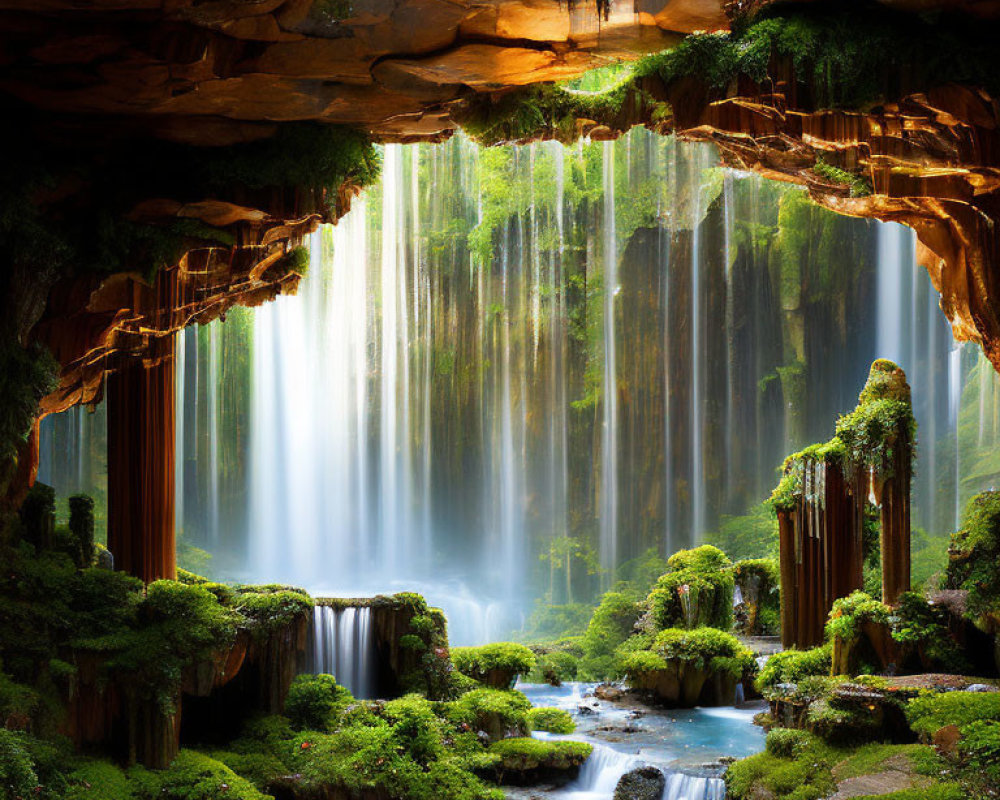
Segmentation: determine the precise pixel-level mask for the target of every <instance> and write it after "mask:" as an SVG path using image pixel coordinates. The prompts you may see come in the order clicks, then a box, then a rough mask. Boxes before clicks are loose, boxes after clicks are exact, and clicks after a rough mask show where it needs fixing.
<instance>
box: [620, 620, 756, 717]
mask: <svg viewBox="0 0 1000 800" xmlns="http://www.w3.org/2000/svg"><path fill="white" fill-rule="evenodd" d="M617 658H618V670H619V671H620V672H621V673H622V674H624V675H625V676H626V677H627V679H628V682H629V685H630V686H631V687H632V688H633V689H638V690H641V691H644V692H649V693H651V694H652V695H653V696H654V697H655V698H656V700H657V701H658V702H660V703H663V704H665V705H668V706H671V707H681V708H691V707H693V706H695V705H699V704H701V705H727V704H731V703H732V702H733V699H734V697H735V693H736V684H737V682H738V681H740V680H741V679H742V678H743V676H744V675H746V674H751V675H752V674H753V670H754V667H755V664H754V660H753V655H752V653H751V652H750V651H749V650H748V649H747V648H745V647H743V645H741V644H740V642H739V640H738V639H737V638H736V637H735V636H733V635H732V634H729V633H724V632H723V631H720V630H717V629H715V628H695V629H694V630H684V629H680V628H668V629H666V630H663V631H660V632H659V633H658V634H657V635H656V636H655V638H654V637H643V636H636V637H633V638H632V639H631V640H629V641H628V642H626V643H625V644H624V645H622V646H621V647H619V649H618V652H617Z"/></svg>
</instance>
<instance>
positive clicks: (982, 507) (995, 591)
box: [946, 492, 1000, 669]
mask: <svg viewBox="0 0 1000 800" xmlns="http://www.w3.org/2000/svg"><path fill="white" fill-rule="evenodd" d="M998 562H1000V492H983V493H981V494H977V495H976V496H975V497H973V498H972V499H971V500H969V505H968V508H967V509H966V512H965V520H964V521H963V523H962V529H961V530H960V531H958V532H957V533H955V534H954V535H953V536H952V537H951V546H950V548H949V550H948V572H947V578H946V581H947V586H948V587H949V588H951V589H960V590H964V591H966V592H968V595H967V598H966V613H967V614H968V616H969V618H970V619H971V620H973V621H974V622H975V623H976V625H977V626H978V627H980V628H982V629H983V630H984V631H986V632H988V633H993V634H1000V570H998V569H997V563H998ZM998 641H1000V639H998ZM997 667H998V669H1000V645H998V649H997Z"/></svg>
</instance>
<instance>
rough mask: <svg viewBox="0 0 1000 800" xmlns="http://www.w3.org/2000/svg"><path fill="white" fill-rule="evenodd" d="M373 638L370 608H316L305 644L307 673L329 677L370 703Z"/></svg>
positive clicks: (372, 688)
mask: <svg viewBox="0 0 1000 800" xmlns="http://www.w3.org/2000/svg"><path fill="white" fill-rule="evenodd" d="M373 634H374V632H373V630H372V610H371V609H370V608H366V607H361V608H356V607H347V608H335V607H332V606H321V605H318V606H316V608H315V609H314V610H313V627H312V635H311V637H310V641H309V653H310V654H309V671H310V672H312V673H313V674H315V675H320V674H323V675H333V676H334V677H335V678H336V679H337V683H339V684H340V685H341V686H344V687H346V688H347V690H348V691H349V692H350V693H351V694H352V695H354V696H355V697H356V698H358V699H359V700H366V699H370V698H371V697H372V696H373V691H374V689H375V686H374V683H375V681H374V678H375V675H374V671H375V640H374V637H373Z"/></svg>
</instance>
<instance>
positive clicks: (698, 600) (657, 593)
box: [647, 545, 734, 631]
mask: <svg viewBox="0 0 1000 800" xmlns="http://www.w3.org/2000/svg"><path fill="white" fill-rule="evenodd" d="M667 566H668V567H669V572H667V573H666V574H665V575H663V576H661V577H660V579H659V580H658V581H657V582H656V586H655V587H654V588H653V591H652V592H651V593H650V595H649V598H648V600H647V603H648V606H649V611H650V614H651V616H652V619H653V621H654V623H655V625H656V626H657V628H658V629H661V630H662V629H664V628H699V627H704V626H708V627H713V628H718V629H719V630H723V631H729V630H730V629H731V628H732V626H733V586H734V583H733V573H732V562H730V560H729V559H728V558H727V557H726V555H725V553H723V552H722V551H721V550H719V549H718V548H717V547H713V546H712V545H703V546H702V547H698V548H696V549H694V550H680V551H678V552H676V553H674V554H673V555H672V556H671V557H670V558H669V559H668V560H667Z"/></svg>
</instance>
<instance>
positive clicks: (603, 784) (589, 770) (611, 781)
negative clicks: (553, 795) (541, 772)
mask: <svg viewBox="0 0 1000 800" xmlns="http://www.w3.org/2000/svg"><path fill="white" fill-rule="evenodd" d="M590 744H591V745H592V746H593V748H594V750H593V752H592V753H591V754H590V758H588V759H587V760H586V761H585V762H583V766H582V767H580V774H579V775H578V776H577V778H576V780H575V781H573V782H572V783H571V784H570V785H569V786H567V787H566V792H565V794H561V796H563V797H565V798H566V800H608V798H610V797H613V796H614V794H615V787H616V786H617V785H618V781H619V780H620V779H621V776H622V775H624V774H625V773H626V772H628V771H629V770H632V769H635V768H636V767H637V766H639V764H640V761H639V759H638V758H637V757H636V756H633V755H629V754H628V753H620V752H619V751H617V750H614V749H612V748H610V747H608V746H607V745H603V744H600V743H598V742H591V743H590Z"/></svg>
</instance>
